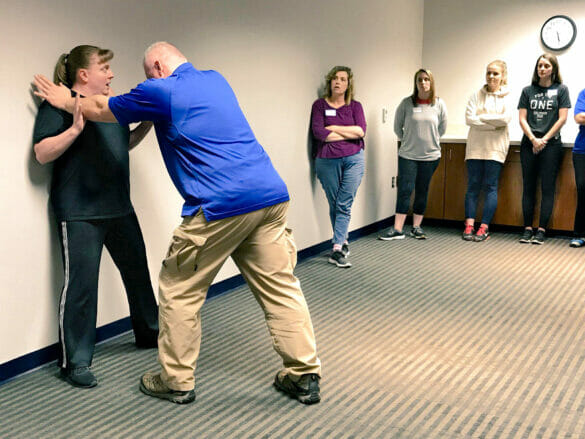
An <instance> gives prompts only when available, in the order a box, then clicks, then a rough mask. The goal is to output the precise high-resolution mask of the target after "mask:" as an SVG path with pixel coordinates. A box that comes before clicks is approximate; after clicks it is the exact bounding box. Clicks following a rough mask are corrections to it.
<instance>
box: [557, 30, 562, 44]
mask: <svg viewBox="0 0 585 439" xmlns="http://www.w3.org/2000/svg"><path fill="white" fill-rule="evenodd" d="M557 41H558V42H559V43H560V42H561V37H560V36H559V32H558V31H557Z"/></svg>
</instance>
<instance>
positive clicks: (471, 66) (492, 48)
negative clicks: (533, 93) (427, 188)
mask: <svg viewBox="0 0 585 439" xmlns="http://www.w3.org/2000/svg"><path fill="white" fill-rule="evenodd" d="M424 14H425V19H424V39H423V63H424V65H425V66H426V67H427V68H429V69H431V70H432V71H433V73H434V74H435V79H436V82H437V87H438V92H439V95H440V96H441V97H442V98H443V99H445V101H446V104H447V107H448V111H449V122H450V128H449V129H448V132H454V133H457V132H460V131H461V128H462V126H463V125H464V124H465V105H466V103H467V99H468V97H469V95H470V94H471V93H472V92H474V91H475V90H477V89H479V88H480V87H481V86H482V85H483V84H484V83H485V67H486V65H487V64H488V63H489V62H490V61H492V60H494V59H497V58H500V59H503V60H504V61H506V63H507V64H508V79H509V81H508V82H509V88H510V95H511V98H512V102H513V104H514V108H516V106H517V104H518V99H519V97H520V93H521V91H522V88H523V87H525V86H527V85H530V81H531V78H532V72H533V70H534V65H535V63H536V60H537V58H538V56H539V55H540V54H542V53H543V52H545V51H546V50H545V47H544V46H543V45H542V43H541V42H540V29H541V27H542V25H543V23H544V22H545V21H546V19H547V18H549V17H551V16H553V15H558V14H564V15H568V16H570V17H571V18H572V19H573V20H574V21H575V23H576V24H577V39H576V41H575V43H574V44H573V46H571V47H570V48H569V49H568V50H566V51H564V52H560V53H556V55H557V58H558V59H559V65H560V71H561V75H562V77H563V82H564V83H565V84H566V85H567V86H568V87H569V91H570V96H571V103H572V104H573V106H574V104H575V101H576V99H577V96H578V94H579V92H580V91H581V90H582V89H583V88H585V77H584V76H583V72H584V71H585V58H584V54H585V2H584V1H583V0H555V1H550V0H490V1H489V2H483V1H469V0H441V1H426V2H425V12H424ZM569 115H570V117H569V120H568V122H567V124H566V126H565V127H564V128H563V129H562V131H561V135H562V138H563V141H564V142H566V143H572V142H573V141H574V140H575V136H576V134H577V125H576V124H575V122H574V120H573V111H572V110H570V112H569ZM465 133H466V130H465ZM510 133H511V138H512V140H520V138H521V136H522V133H521V130H520V126H519V124H518V118H517V112H516V113H515V116H514V119H513V120H512V123H511V124H510Z"/></svg>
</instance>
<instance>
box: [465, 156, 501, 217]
mask: <svg viewBox="0 0 585 439" xmlns="http://www.w3.org/2000/svg"><path fill="white" fill-rule="evenodd" d="M466 164H467V192H466V194H465V218H475V213H476V211H477V200H478V199H479V193H480V192H481V190H482V189H483V192H484V194H485V200H484V203H483V212H482V219H481V222H482V224H489V223H490V222H491V221H492V218H493V217H494V213H495V212H496V207H498V180H499V179H500V171H501V170H502V163H500V162H497V161H495V160H467V161H466Z"/></svg>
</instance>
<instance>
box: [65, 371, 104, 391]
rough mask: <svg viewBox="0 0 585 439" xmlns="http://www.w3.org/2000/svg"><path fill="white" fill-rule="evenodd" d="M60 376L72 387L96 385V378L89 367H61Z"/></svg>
mask: <svg viewBox="0 0 585 439" xmlns="http://www.w3.org/2000/svg"><path fill="white" fill-rule="evenodd" d="M61 377H62V378H64V379H65V381H67V382H68V383H69V384H71V385H72V386H74V387H80V388H82V389H90V388H92V387H95V386H97V383H98V382H97V379H96V378H95V375H94V374H93V373H91V370H89V367H87V366H83V367H75V368H73V369H61Z"/></svg>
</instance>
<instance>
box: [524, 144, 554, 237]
mask: <svg viewBox="0 0 585 439" xmlns="http://www.w3.org/2000/svg"><path fill="white" fill-rule="evenodd" d="M562 158H563V144H562V143H561V139H560V137H559V138H558V139H550V140H549V141H548V143H547V145H546V147H545V148H544V149H543V150H542V151H541V152H540V153H539V154H534V153H533V152H532V142H531V141H530V140H528V138H527V137H526V136H523V137H522V143H521V144H520V161H521V163H522V183H523V186H524V190H523V192H522V212H523V214H524V226H525V227H532V223H533V220H534V204H535V198H536V182H537V179H538V177H540V183H541V185H540V188H541V192H542V200H541V204H540V217H539V220H538V227H541V228H543V229H545V228H546V226H547V225H548V221H549V220H550V217H551V215H552V211H553V206H554V201H555V190H556V182H557V174H558V172H559V167H560V165H561V160H562Z"/></svg>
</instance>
